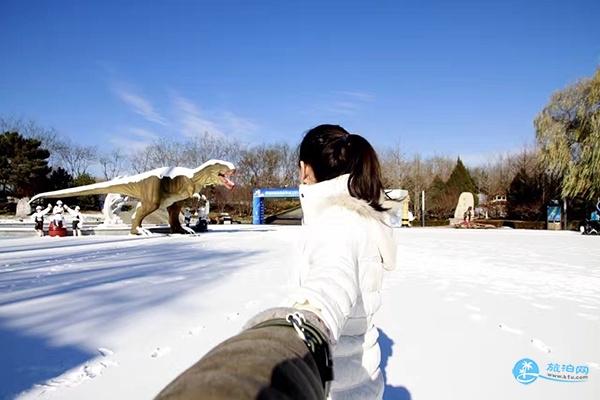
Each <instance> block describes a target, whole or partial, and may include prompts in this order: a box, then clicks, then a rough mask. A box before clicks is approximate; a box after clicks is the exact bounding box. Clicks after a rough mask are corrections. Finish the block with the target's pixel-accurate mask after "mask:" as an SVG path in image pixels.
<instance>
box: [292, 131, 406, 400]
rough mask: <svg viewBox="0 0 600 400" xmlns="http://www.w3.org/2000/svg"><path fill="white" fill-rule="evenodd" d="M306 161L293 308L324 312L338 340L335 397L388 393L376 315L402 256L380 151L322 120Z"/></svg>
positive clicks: (307, 143)
mask: <svg viewBox="0 0 600 400" xmlns="http://www.w3.org/2000/svg"><path fill="white" fill-rule="evenodd" d="M299 158H300V178H301V180H302V182H303V184H302V185H301V186H300V202H301V204H302V211H303V213H304V229H305V232H304V235H303V236H304V243H303V247H302V248H303V249H302V252H303V265H302V267H301V271H300V289H299V290H298V291H297V293H295V294H294V296H293V302H294V307H295V308H300V309H305V310H308V311H312V312H314V313H315V314H317V315H318V316H319V317H321V318H322V319H323V321H324V322H325V323H326V324H327V326H328V327H329V329H330V330H331V332H332V335H333V337H334V338H333V339H334V340H337V345H336V346H335V347H334V350H333V353H334V360H333V367H334V381H333V383H332V385H331V388H330V397H331V398H333V399H337V398H341V399H346V398H356V399H375V398H381V397H382V395H383V386H384V384H383V377H382V375H381V373H380V371H379V362H380V350H379V346H378V344H377V337H378V331H377V329H376V328H375V326H374V325H373V315H374V314H375V312H376V311H377V310H378V308H379V306H380V303H381V295H380V290H381V284H382V277H383V270H384V269H388V270H391V269H393V268H394V266H395V262H396V260H395V245H394V243H393V238H392V230H391V228H390V227H389V225H388V224H387V223H386V216H387V213H384V211H385V209H384V208H383V207H382V205H381V202H380V201H381V200H380V199H381V196H382V193H383V185H382V182H381V170H380V166H379V161H378V159H377V155H376V153H375V151H374V149H373V147H372V146H371V145H370V144H369V142H368V141H367V140H365V139H364V138H363V137H361V136H359V135H355V134H350V133H349V132H347V131H346V130H345V129H344V128H342V127H340V126H337V125H320V126H317V127H315V128H313V129H311V130H310V131H308V133H307V134H306V135H305V137H304V139H303V141H302V143H301V145H300V151H299Z"/></svg>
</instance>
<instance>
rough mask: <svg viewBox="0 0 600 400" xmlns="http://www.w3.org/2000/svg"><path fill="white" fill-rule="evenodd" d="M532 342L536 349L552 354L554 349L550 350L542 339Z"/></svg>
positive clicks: (532, 340)
mask: <svg viewBox="0 0 600 400" xmlns="http://www.w3.org/2000/svg"><path fill="white" fill-rule="evenodd" d="M530 342H531V344H532V345H533V347H535V348H536V349H538V350H540V351H542V352H544V353H551V352H552V349H550V346H548V345H547V344H546V343H544V342H542V341H541V340H540V339H536V338H533V339H531V340H530Z"/></svg>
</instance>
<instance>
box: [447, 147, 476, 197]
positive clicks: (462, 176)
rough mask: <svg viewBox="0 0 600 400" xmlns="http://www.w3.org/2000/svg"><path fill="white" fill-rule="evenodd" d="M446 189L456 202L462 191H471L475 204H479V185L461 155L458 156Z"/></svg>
mask: <svg viewBox="0 0 600 400" xmlns="http://www.w3.org/2000/svg"><path fill="white" fill-rule="evenodd" d="M446 190H447V192H448V195H450V196H451V197H454V198H455V202H456V201H458V197H459V196H460V194H461V193H462V192H471V193H473V196H474V197H475V205H477V186H476V185H475V181H474V180H473V178H472V177H471V174H469V171H468V170H467V168H465V165H464V164H463V162H462V160H461V159H460V157H458V160H457V161H456V166H455V167H454V169H453V170H452V173H451V174H450V178H448V182H446Z"/></svg>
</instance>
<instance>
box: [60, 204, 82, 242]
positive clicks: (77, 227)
mask: <svg viewBox="0 0 600 400" xmlns="http://www.w3.org/2000/svg"><path fill="white" fill-rule="evenodd" d="M64 207H65V210H67V212H68V213H69V215H71V217H73V221H72V227H73V236H81V225H82V223H83V215H82V214H81V208H80V207H79V206H75V209H72V208H70V207H69V206H67V205H66V204H65V206H64Z"/></svg>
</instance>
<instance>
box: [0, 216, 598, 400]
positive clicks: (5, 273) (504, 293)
mask: <svg viewBox="0 0 600 400" xmlns="http://www.w3.org/2000/svg"><path fill="white" fill-rule="evenodd" d="M211 228H212V229H213V231H212V232H209V233H207V234H204V235H202V236H199V237H191V236H172V237H166V236H157V237H151V238H133V237H123V236H120V237H82V238H73V237H69V238H47V237H46V238H27V239H1V240H0V398H13V397H15V396H16V395H17V394H18V393H21V395H20V397H21V398H43V399H108V398H111V399H121V398H129V399H147V398H151V397H152V396H154V395H155V394H156V393H157V392H158V391H159V390H160V389H161V388H162V387H163V386H164V385H165V384H167V383H168V382H169V381H170V380H171V379H173V378H174V377H175V376H176V375H178V374H179V373H180V372H181V371H183V370H184V369H185V368H187V367H188V366H189V365H191V364H192V363H194V362H195V361H196V360H197V359H199V358H200V357H201V356H202V355H203V354H204V353H206V352H207V351H208V350H209V349H210V348H211V347H213V346H214V345H216V344H217V343H219V342H220V341H222V340H224V339H225V338H227V337H229V336H231V335H233V334H235V333H236V332H238V331H239V329H240V327H241V326H242V324H243V323H244V322H245V321H246V320H247V319H248V318H249V317H251V316H252V315H254V314H255V313H256V312H258V311H260V310H262V309H264V308H267V307H270V306H273V305H278V304H279V303H280V302H281V300H282V299H284V298H285V296H286V293H287V292H288V291H289V288H290V286H291V284H292V283H291V278H290V277H291V274H292V268H293V264H294V243H295V241H296V238H297V235H298V234H299V233H300V229H299V227H293V226H277V227H276V226H254V227H253V226H224V227H212V226H211ZM395 234H396V235H397V240H398V244H399V250H400V253H399V256H400V259H399V269H398V270H396V271H393V272H390V273H386V275H385V283H384V290H383V304H382V308H381V310H380V312H379V313H378V315H377V320H378V326H379V327H380V332H381V337H380V345H381V348H382V367H383V369H384V371H385V376H386V393H385V398H386V399H418V400H420V399H441V398H443V399H544V400H547V399H564V398H569V399H590V400H592V399H599V398H600V237H590V236H580V235H578V234H576V233H572V232H546V231H517V230H485V231H482V230H476V231H475V230H474V231H468V230H453V229H439V228H438V229H399V230H397V231H396V232H395ZM524 358H528V359H531V360H534V361H535V363H537V365H538V366H539V369H540V372H541V373H542V375H543V374H545V373H546V372H547V368H548V364H551V365H554V366H555V367H556V366H558V367H559V368H564V367H566V368H569V367H568V366H569V365H572V366H573V367H574V368H576V367H578V366H579V367H581V366H586V367H587V368H588V369H589V373H588V379H587V380H586V381H582V382H576V383H563V382H555V381H551V380H548V379H543V378H541V377H540V379H537V380H536V381H534V382H533V383H531V384H527V385H525V384H521V383H519V382H518V381H517V380H516V379H515V377H514V376H513V372H512V371H513V367H514V366H515V363H517V361H519V360H521V359H524ZM580 371H581V370H580ZM581 375H582V374H579V375H578V376H581ZM22 392H24V393H22Z"/></svg>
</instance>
